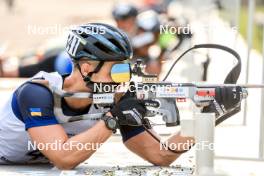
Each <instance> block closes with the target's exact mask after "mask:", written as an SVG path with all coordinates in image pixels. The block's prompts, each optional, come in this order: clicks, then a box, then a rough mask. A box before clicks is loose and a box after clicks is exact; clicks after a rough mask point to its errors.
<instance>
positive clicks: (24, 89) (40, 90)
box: [15, 82, 53, 102]
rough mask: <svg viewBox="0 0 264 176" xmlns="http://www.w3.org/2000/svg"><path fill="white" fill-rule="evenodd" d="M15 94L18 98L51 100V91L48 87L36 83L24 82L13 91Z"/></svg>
mask: <svg viewBox="0 0 264 176" xmlns="http://www.w3.org/2000/svg"><path fill="white" fill-rule="evenodd" d="M15 94H16V96H17V98H18V99H31V101H40V100H41V101H43V100H50V101H52V102H53V96H52V92H51V91H50V90H49V88H48V87H46V86H45V85H41V84H38V83H33V82H26V83H24V84H23V85H21V86H20V87H19V88H18V89H17V90H16V91H15Z"/></svg>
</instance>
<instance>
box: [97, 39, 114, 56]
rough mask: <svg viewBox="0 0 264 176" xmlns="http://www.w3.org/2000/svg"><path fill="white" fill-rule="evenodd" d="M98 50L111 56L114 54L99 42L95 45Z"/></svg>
mask: <svg viewBox="0 0 264 176" xmlns="http://www.w3.org/2000/svg"><path fill="white" fill-rule="evenodd" d="M94 45H95V46H96V47H97V48H98V49H100V50H102V51H104V52H106V53H109V54H112V53H113V51H111V50H110V49H109V48H107V47H106V46H104V45H103V44H102V43H99V42H96V43H95V44H94Z"/></svg>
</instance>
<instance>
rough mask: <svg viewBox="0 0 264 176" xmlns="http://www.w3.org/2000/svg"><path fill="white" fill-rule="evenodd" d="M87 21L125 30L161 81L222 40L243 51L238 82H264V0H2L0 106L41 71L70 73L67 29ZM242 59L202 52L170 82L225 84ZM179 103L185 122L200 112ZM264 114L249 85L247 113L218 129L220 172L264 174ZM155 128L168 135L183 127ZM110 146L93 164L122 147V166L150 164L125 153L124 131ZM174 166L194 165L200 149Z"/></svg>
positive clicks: (263, 100) (258, 94) (263, 101)
mask: <svg viewBox="0 0 264 176" xmlns="http://www.w3.org/2000/svg"><path fill="white" fill-rule="evenodd" d="M133 8H135V9H136V12H134V11H133ZM131 9H132V10H131ZM128 12H129V13H128ZM127 15H128V16H129V17H131V18H128V16H127ZM122 20H127V21H125V22H123V21H122ZM88 22H106V23H109V24H112V25H118V26H119V27H121V28H123V30H124V31H125V32H127V33H128V35H129V37H130V39H131V41H132V43H133V47H134V53H135V58H134V59H136V57H140V58H143V59H145V63H146V64H147V68H146V72H148V73H155V74H158V75H159V76H160V77H161V78H163V76H164V75H165V73H166V71H167V70H168V68H169V67H170V65H171V64H172V62H173V61H174V59H176V58H177V56H179V55H180V54H181V53H183V52H184V51H185V50H187V49H189V48H190V47H191V46H193V45H195V44H201V43H216V44H222V45H225V46H228V47H230V48H233V49H234V50H236V51H237V52H238V53H239V54H240V56H241V59H242V71H241V74H240V77H239V79H238V81H237V83H251V84H261V83H264V82H263V80H264V79H263V73H264V72H263V63H264V40H263V38H264V0H232V1H230V0H203V1H199V0H136V1H135V0H134V1H132V0H130V1H125V0H123V1H118V0H107V1H106V0H75V1H71V0H57V1H52V0H45V1H43V0H2V1H0V23H1V30H0V97H1V98H0V106H1V105H3V103H4V100H5V99H6V98H7V97H8V96H9V95H10V94H11V93H12V91H13V90H14V89H15V88H16V87H17V86H18V85H19V84H21V83H22V82H23V81H25V79H26V78H27V77H30V76H31V75H34V73H36V72H38V71H40V70H43V69H44V70H46V71H58V72H59V73H61V74H65V73H70V71H71V67H70V66H69V65H71V64H69V63H67V61H69V60H70V59H69V57H68V56H67V55H65V53H64V52H63V51H64V45H65V43H66V37H65V36H66V34H67V30H68V29H69V28H70V27H71V26H72V25H78V24H85V23H88ZM161 26H163V27H164V26H169V27H170V29H171V31H173V29H174V27H175V28H177V30H176V33H175V34H173V35H169V34H168V33H163V34H161V33H160V30H161V28H160V27H161ZM179 27H180V28H179ZM185 29H186V30H187V32H186V31H184V30H185ZM69 62H70V61H69ZM235 64H236V60H235V59H234V58H233V57H232V56H231V55H229V54H227V53H224V52H222V51H218V50H210V49H201V50H198V51H195V52H192V53H190V54H188V55H186V57H185V58H184V59H182V61H180V62H179V63H178V64H177V66H176V67H175V69H174V71H173V74H172V75H173V76H171V77H170V78H169V79H170V81H174V82H208V83H223V81H224V78H225V77H226V75H227V73H228V72H229V71H230V69H231V68H232V67H233V66H234V65H235ZM65 68H67V69H65ZM1 77H2V78H1ZM179 107H180V113H181V118H182V119H184V118H191V117H193V112H195V111H196V110H195V108H194V107H193V105H192V104H188V103H187V104H183V105H179ZM263 116H264V94H263V92H262V90H261V89H250V90H249V97H248V99H247V102H246V103H245V104H243V107H242V110H241V112H240V113H239V114H237V115H235V116H233V117H232V118H230V119H228V120H226V121H225V122H224V123H223V124H221V125H220V126H218V127H217V128H216V130H215V147H216V150H215V154H216V157H215V158H216V160H215V164H216V168H217V169H220V170H223V171H225V172H226V173H228V174H230V175H239V176H242V175H251V176H253V175H264V171H263V167H264V117H263ZM159 122H160V121H159V120H157V121H156V123H159ZM155 128H156V130H157V131H158V132H159V133H160V134H161V135H163V136H165V137H166V136H168V135H170V134H171V133H173V132H175V131H177V130H179V128H178V127H177V128H165V127H164V126H157V127H155ZM108 146H111V147H113V148H114V149H113V152H112V153H110V154H109V152H107V147H103V148H102V149H100V152H99V154H95V156H93V157H92V162H94V163H98V164H102V160H103V161H104V162H103V164H104V165H108V164H111V163H113V160H111V158H114V157H115V156H118V153H119V154H120V151H122V152H121V153H122V155H123V156H122V157H120V158H119V160H118V161H114V163H115V162H116V163H117V164H120V165H122V163H123V162H122V161H124V160H126V159H127V158H128V157H129V158H131V160H130V161H129V162H128V164H131V165H133V164H135V163H143V164H146V163H145V162H144V161H143V160H142V159H140V158H138V157H136V156H134V155H132V154H129V153H128V151H126V149H125V148H124V147H123V146H122V144H121V143H120V137H119V136H118V135H117V136H115V137H114V138H113V139H112V140H110V141H109V144H108ZM98 158H99V160H98ZM105 158H108V159H105ZM126 163H127V162H126ZM175 164H180V165H182V166H187V167H193V151H191V152H189V153H188V154H186V155H183V156H182V157H181V158H180V159H179V160H178V161H177V162H176V163H175ZM1 169H2V170H4V169H7V170H8V169H13V168H9V167H2V166H1V167H0V170H1ZM23 169H25V168H22V170H23Z"/></svg>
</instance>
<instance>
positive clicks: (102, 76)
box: [92, 62, 121, 82]
mask: <svg viewBox="0 0 264 176" xmlns="http://www.w3.org/2000/svg"><path fill="white" fill-rule="evenodd" d="M118 63H121V62H104V65H103V66H102V68H101V69H100V71H99V72H98V73H94V74H93V75H92V81H93V82H113V80H112V78H111V69H112V66H113V65H114V64H118Z"/></svg>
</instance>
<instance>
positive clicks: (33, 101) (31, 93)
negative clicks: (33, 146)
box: [16, 83, 112, 169]
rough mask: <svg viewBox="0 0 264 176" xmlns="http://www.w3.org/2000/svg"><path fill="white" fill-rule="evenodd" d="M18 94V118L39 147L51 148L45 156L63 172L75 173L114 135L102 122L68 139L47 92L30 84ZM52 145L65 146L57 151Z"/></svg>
mask: <svg viewBox="0 0 264 176" xmlns="http://www.w3.org/2000/svg"><path fill="white" fill-rule="evenodd" d="M16 94H17V95H16V98H17V104H18V107H19V109H20V112H19V113H17V114H20V115H21V118H20V119H21V120H22V121H23V122H24V123H25V128H26V130H27V131H28V133H29V136H30V137H31V139H32V140H33V141H35V142H36V143H37V144H41V146H43V145H44V146H47V147H45V149H43V150H41V152H42V153H43V154H44V155H45V156H46V157H47V158H48V159H49V160H50V161H51V162H52V163H53V164H54V165H55V166H56V167H58V168H60V169H72V168H74V167H76V166H77V165H78V164H80V163H81V162H83V161H84V160H86V159H88V158H89V157H90V156H91V155H92V154H93V153H94V152H95V151H96V147H99V146H100V144H101V143H103V142H105V141H106V140H107V139H108V138H109V137H110V136H111V134H112V131H111V130H108V129H107V127H106V126H105V123H104V122H103V121H99V122H98V123H97V124H96V125H95V126H94V127H92V128H90V129H89V130H86V131H84V132H82V133H80V134H78V135H76V136H73V137H71V138H68V136H67V134H66V132H65V131H64V129H63V127H62V126H61V125H60V124H58V122H57V120H56V118H55V115H54V113H53V99H52V98H53V97H52V94H51V92H50V91H49V90H48V89H47V88H45V87H43V86H40V85H37V84H33V83H27V84H25V85H24V86H22V88H20V90H19V91H18V92H17V93H16ZM52 143H57V144H61V145H60V146H59V145H58V148H57V149H54V147H48V146H51V145H50V144H52ZM92 145H94V146H92ZM39 146H40V145H39ZM56 146H57V145H56ZM89 147H90V148H89Z"/></svg>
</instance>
